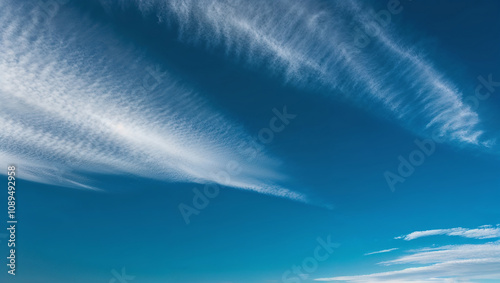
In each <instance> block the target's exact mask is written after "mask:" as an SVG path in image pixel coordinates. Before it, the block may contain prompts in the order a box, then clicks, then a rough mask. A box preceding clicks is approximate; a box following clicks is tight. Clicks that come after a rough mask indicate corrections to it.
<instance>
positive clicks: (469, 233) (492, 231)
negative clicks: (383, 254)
mask: <svg viewBox="0 0 500 283" xmlns="http://www.w3.org/2000/svg"><path fill="white" fill-rule="evenodd" d="M436 235H447V236H459V237H464V238H473V239H491V238H500V225H497V227H493V226H491V225H484V226H481V227H478V228H476V229H467V228H461V227H458V228H451V229H434V230H426V231H415V232H412V233H410V234H408V235H403V236H399V237H396V239H404V240H405V241H411V240H415V239H418V238H421V237H429V236H436Z"/></svg>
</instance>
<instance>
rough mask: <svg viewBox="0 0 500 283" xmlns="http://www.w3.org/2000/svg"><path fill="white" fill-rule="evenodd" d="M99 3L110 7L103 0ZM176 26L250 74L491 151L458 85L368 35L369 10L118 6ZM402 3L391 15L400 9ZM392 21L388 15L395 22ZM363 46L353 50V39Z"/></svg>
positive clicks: (346, 4) (182, 2)
mask: <svg viewBox="0 0 500 283" xmlns="http://www.w3.org/2000/svg"><path fill="white" fill-rule="evenodd" d="M101 3H103V5H104V6H105V7H108V6H113V5H116V2H114V1H108V0H101ZM119 3H120V5H121V6H136V7H137V8H138V9H139V10H140V11H142V13H143V14H144V15H149V16H151V15H154V17H157V18H158V19H159V21H160V22H167V23H169V25H166V26H169V27H172V26H175V27H178V30H177V31H178V34H179V38H180V39H181V41H183V42H186V43H191V44H197V45H198V46H206V47H207V48H209V49H213V48H220V49H223V50H224V52H225V53H226V54H227V57H228V58H230V59H231V60H234V61H237V62H245V63H246V65H247V66H248V67H250V68H253V67H256V66H264V67H265V68H267V70H268V71H269V72H270V73H272V75H273V76H281V77H284V79H285V81H287V82H289V83H291V84H295V85H297V86H301V87H311V86H315V87H317V86H326V87H327V88H329V89H330V90H331V92H333V93H336V94H340V93H342V95H339V96H342V97H344V98H346V99H347V100H349V101H351V102H352V103H354V104H356V105H358V106H360V107H362V108H367V109H370V111H376V112H379V110H377V109H378V108H377V107H374V105H379V108H382V109H385V110H384V111H382V112H381V113H379V114H381V115H383V116H391V117H394V118H397V119H398V120H399V122H400V123H401V124H402V125H404V126H405V127H407V128H408V129H410V130H411V131H414V132H417V133H419V134H426V135H431V134H434V135H435V136H440V137H442V138H443V139H444V140H447V141H449V142H458V143H463V144H470V145H480V146H483V147H488V146H491V144H492V141H491V140H490V139H489V138H485V137H484V134H485V129H483V128H482V126H481V121H480V118H479V114H478V113H476V112H475V111H474V110H472V109H471V108H470V107H469V106H468V105H466V104H465V103H464V101H463V96H464V94H463V93H462V90H461V87H460V86H458V85H457V84H455V83H453V81H452V79H451V78H449V77H448V76H447V74H446V73H444V72H441V71H439V70H438V69H437V68H436V67H435V64H434V63H433V62H432V59H431V58H430V57H431V54H426V53H425V52H424V51H422V50H417V49H416V48H414V47H411V46H414V45H415V44H414V43H412V42H407V43H405V41H404V40H400V39H398V40H396V39H394V38H395V35H398V34H401V33H399V32H397V31H395V30H394V28H391V27H379V29H378V32H377V34H376V36H373V37H370V36H367V35H366V33H368V32H366V33H364V32H360V31H365V30H369V29H370V28H371V29H373V26H372V25H373V23H374V22H375V23H376V21H375V14H376V11H373V10H371V9H370V8H369V7H365V6H362V5H361V4H359V3H358V2H356V1H342V2H329V3H328V4H324V3H319V2H314V1H313V2H310V1H308V2H304V1H293V0H288V1H252V2H248V1H240V0H209V1H201V2H200V1H194V0H174V1H157V0H149V1H134V0H122V1H119ZM402 6H403V3H400V5H399V7H398V9H397V10H398V11H399V12H398V13H400V12H401V11H402V10H403V9H404V7H402ZM395 16H396V15H392V17H395ZM353 35H354V37H356V36H357V35H360V36H364V37H365V39H363V40H365V41H366V40H368V42H370V44H368V45H367V46H363V48H358V47H357V46H356V44H355V41H356V40H358V39H359V38H353Z"/></svg>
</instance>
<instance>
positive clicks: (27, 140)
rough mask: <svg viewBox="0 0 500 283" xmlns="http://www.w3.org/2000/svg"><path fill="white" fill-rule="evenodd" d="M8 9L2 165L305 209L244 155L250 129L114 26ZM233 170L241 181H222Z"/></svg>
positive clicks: (30, 175) (257, 159) (27, 173)
mask: <svg viewBox="0 0 500 283" xmlns="http://www.w3.org/2000/svg"><path fill="white" fill-rule="evenodd" d="M0 5H1V6H0V7H1V9H2V11H6V12H5V13H3V15H2V16H1V18H0V26H1V28H2V31H1V32H0V37H1V39H2V41H1V48H2V53H1V54H0V98H1V99H2V100H3V101H6V102H7V103H5V105H3V106H4V107H3V109H2V112H1V113H0V122H1V123H2V125H4V127H3V129H2V132H1V133H0V141H1V145H0V161H1V162H0V163H1V164H3V165H2V166H4V165H5V166H6V164H7V162H15V163H16V164H17V165H19V167H20V168H21V169H20V170H23V175H24V177H25V178H26V179H29V180H32V181H37V182H42V183H48V184H58V185H62V186H67V187H77V188H87V189H98V188H97V187H96V186H94V183H95V182H94V181H95V180H91V179H89V177H83V175H82V174H78V172H86V173H103V174H130V175H136V176H142V177H147V178H153V179H159V180H166V181H173V182H193V183H210V182H215V183H219V184H222V185H226V186H229V187H235V188H240V189H247V190H252V191H256V192H259V193H263V194H269V195H274V196H279V197H284V198H288V199H292V200H296V201H301V202H306V198H305V196H304V195H302V194H300V193H297V192H293V191H290V190H289V189H286V188H284V187H283V186H282V185H279V183H280V182H281V183H283V181H284V180H286V176H285V175H283V174H282V173H281V172H278V171H277V166H278V165H279V164H280V161H279V160H278V159H277V158H275V157H271V156H270V155H269V154H267V153H266V152H264V151H263V152H259V153H258V154H250V153H249V152H247V151H245V147H244V145H245V144H250V143H251V141H252V139H253V138H252V135H250V134H248V133H247V132H246V131H245V129H243V127H241V126H239V125H237V124H236V123H234V122H232V121H230V119H228V118H227V117H225V115H224V113H223V112H222V111H220V110H218V109H216V108H215V107H214V106H212V105H211V104H210V103H209V102H208V101H206V100H205V99H204V98H202V97H201V95H200V94H199V91H196V90H195V89H193V88H191V87H190V86H187V85H186V84H185V83H183V81H182V80H181V78H176V77H175V76H174V75H173V74H172V73H170V72H169V71H168V68H167V67H166V66H165V65H162V64H161V63H158V62H157V61H154V60H153V59H152V58H148V57H147V56H146V55H145V54H144V53H142V52H140V51H139V49H138V48H135V47H133V46H132V47H131V46H130V45H127V44H124V43H123V44H122V43H121V42H120V38H119V37H117V36H116V35H115V34H114V33H113V32H112V30H111V29H110V28H109V27H106V26H104V25H101V24H95V23H92V22H91V21H89V20H88V19H86V18H81V19H80V20H78V21H75V20H74V19H75V18H77V17H76V16H75V15H73V14H72V12H71V11H65V12H64V13H62V12H61V13H60V14H59V15H57V17H55V18H54V19H52V20H51V21H49V22H45V23H38V22H36V21H34V20H33V18H31V16H32V15H33V13H34V12H37V10H36V9H42V8H41V7H37V6H36V5H34V6H30V5H24V6H23V5H21V6H22V7H15V6H16V5H11V3H10V1H4V2H2V3H1V4H0ZM7 12H8V13H7ZM69 20H73V21H72V22H71V24H65V23H66V22H67V21H69ZM109 41H112V42H113V44H114V45H113V46H112V50H111V51H109V50H108V51H106V49H105V46H104V45H103V43H105V42H109ZM117 44H119V45H117ZM103 51H104V52H103ZM21 105H22V107H21ZM247 147H248V145H247ZM238 148H240V149H241V150H235V149H238ZM4 163H5V164H4ZM235 165H237V167H239V168H238V170H241V173H239V174H232V175H231V176H230V178H226V179H223V180H221V177H220V176H219V175H220V174H219V172H221V171H224V172H225V171H227V170H228V169H227V167H228V166H232V167H235ZM233 170H234V168H233ZM87 176H88V174H87Z"/></svg>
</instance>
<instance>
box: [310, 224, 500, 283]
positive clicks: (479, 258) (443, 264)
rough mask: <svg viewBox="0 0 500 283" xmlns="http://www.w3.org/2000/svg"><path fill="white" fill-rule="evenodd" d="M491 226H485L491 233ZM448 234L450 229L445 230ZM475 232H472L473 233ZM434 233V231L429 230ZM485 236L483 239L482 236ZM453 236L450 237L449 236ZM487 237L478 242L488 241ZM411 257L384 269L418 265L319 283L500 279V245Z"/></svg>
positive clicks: (438, 249) (453, 247)
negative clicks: (336, 282)
mask: <svg viewBox="0 0 500 283" xmlns="http://www.w3.org/2000/svg"><path fill="white" fill-rule="evenodd" d="M490 227H491V226H489V225H488V226H482V228H484V229H488V228H490ZM443 230H447V229H443ZM471 230H472V229H471ZM429 231H432V230H429ZM480 234H481V235H480ZM446 235H449V234H446ZM482 235H484V234H483V233H479V234H476V236H475V237H474V238H478V239H484V238H489V237H483V236H482ZM408 252H409V254H407V255H403V256H400V257H398V258H396V259H393V260H389V261H383V262H380V263H379V264H380V265H382V266H388V267H389V266H394V265H418V266H416V267H406V268H403V269H399V270H392V271H386V272H379V273H372V274H365V275H352V276H335V277H330V278H317V279H315V280H316V281H342V282H350V283H368V282H394V283H396V282H398V283H410V282H411V283H416V282H422V283H431V282H439V283H449V282H477V281H476V280H480V279H489V280H498V279H500V241H496V242H488V243H483V244H462V245H446V246H440V247H430V248H421V249H417V250H411V251H408Z"/></svg>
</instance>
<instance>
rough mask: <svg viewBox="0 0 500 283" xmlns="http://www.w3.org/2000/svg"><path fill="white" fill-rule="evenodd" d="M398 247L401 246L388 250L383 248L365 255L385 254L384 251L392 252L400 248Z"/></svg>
mask: <svg viewBox="0 0 500 283" xmlns="http://www.w3.org/2000/svg"><path fill="white" fill-rule="evenodd" d="M398 249H399V248H392V249H386V250H381V251H376V252H371V253H366V254H365V255H374V254H383V253H388V252H392V251H395V250H398Z"/></svg>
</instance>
